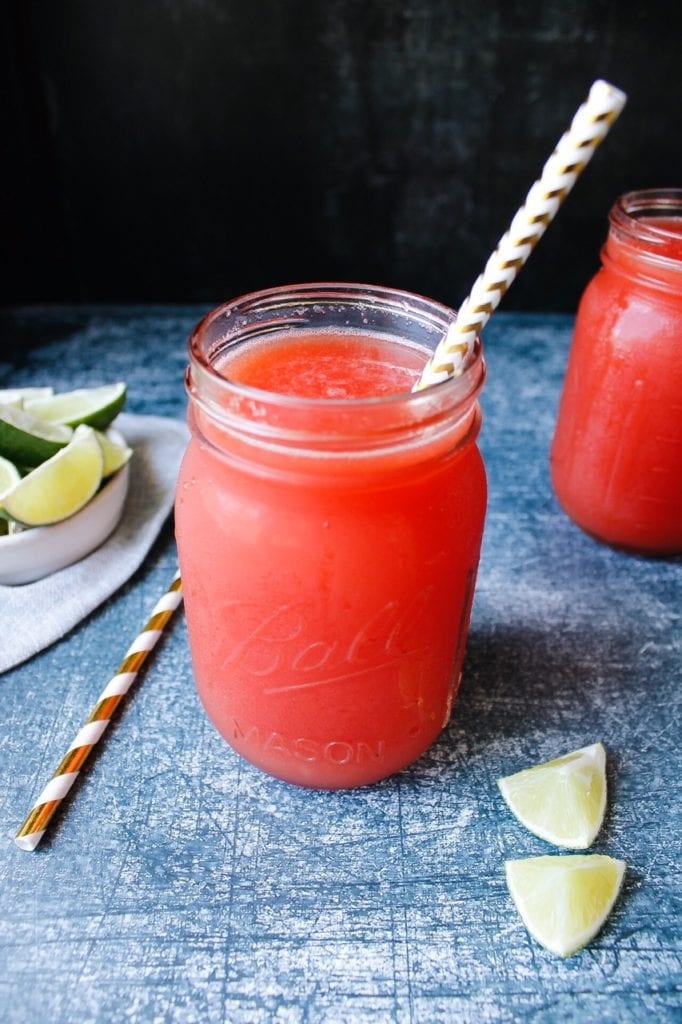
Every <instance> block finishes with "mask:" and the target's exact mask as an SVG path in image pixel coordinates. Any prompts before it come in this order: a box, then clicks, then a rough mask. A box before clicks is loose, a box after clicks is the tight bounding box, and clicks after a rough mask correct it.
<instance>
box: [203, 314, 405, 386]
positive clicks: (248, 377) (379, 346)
mask: <svg viewBox="0 0 682 1024" xmlns="http://www.w3.org/2000/svg"><path fill="white" fill-rule="evenodd" d="M424 363H425V356H424V352H423V351H422V350H420V349H419V348H416V347H415V346H412V345H406V344H404V343H401V342H398V341H395V340H393V339H391V338H386V337H385V336H380V335H376V334H371V333H362V334H359V333H352V332H350V331H349V332H342V331H309V332H307V331H306V332H301V331H297V332H296V334H295V335H292V336H290V335H288V334H286V333H281V334H276V335H268V336H267V337H266V338H264V339H263V340H261V341H258V342H252V343H250V344H249V343H247V344H245V345H243V346H242V347H240V349H239V350H238V351H235V352H232V353H229V354H228V355H227V356H225V357H223V359H222V360H221V361H220V363H219V364H218V365H217V366H216V369H217V370H218V372H219V373H221V374H222V375H223V376H225V377H226V378H229V379H230V380H232V381H235V382H237V383H241V384H247V385H249V386H250V387H255V388H260V389H261V390H263V391H274V392H277V393H278V394H283V395H297V396H299V397H302V398H328V399H344V398H379V397H381V396H383V395H390V394H396V393H398V392H406V391H410V390H411V388H412V385H413V384H414V382H415V381H416V380H417V378H418V377H419V374H420V373H421V370H422V368H423V366H424Z"/></svg>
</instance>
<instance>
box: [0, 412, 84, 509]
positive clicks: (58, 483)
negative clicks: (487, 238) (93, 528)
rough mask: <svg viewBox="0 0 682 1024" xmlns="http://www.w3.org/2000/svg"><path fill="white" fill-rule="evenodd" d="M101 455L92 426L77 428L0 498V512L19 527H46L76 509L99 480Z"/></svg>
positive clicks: (82, 503)
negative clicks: (64, 442) (66, 441)
mask: <svg viewBox="0 0 682 1024" xmlns="http://www.w3.org/2000/svg"><path fill="white" fill-rule="evenodd" d="M103 465H104V458H103V456H102V449H101V447H100V444H99V441H98V440H97V436H96V434H95V431H94V430H93V429H92V427H86V426H82V427H78V428H77V429H76V431H75V433H74V435H73V438H72V440H71V441H69V443H68V444H67V445H65V446H64V448H62V449H61V450H60V451H58V452H57V454H56V455H53V456H52V458H50V459H47V461H45V462H43V463H42V464H41V465H40V466H38V467H37V468H36V469H34V470H32V471H31V472H30V473H27V475H26V476H25V477H23V479H21V480H19V482H18V483H16V484H15V485H14V487H12V488H11V489H10V490H9V491H6V492H5V493H4V494H3V495H2V498H0V513H1V514H2V515H3V516H4V517H5V518H7V519H13V520H14V521H15V522H17V523H20V524H21V525H22V526H50V525H52V524H53V523H60V522H61V521H62V520H63V519H68V518H69V516H72V515H74V514H75V513H76V512H80V510H81V509H82V508H83V506H84V505H87V503H88V502H89V501H90V499H91V498H92V497H93V495H94V494H95V492H96V490H97V488H98V487H99V485H100V484H101V482H102V466H103Z"/></svg>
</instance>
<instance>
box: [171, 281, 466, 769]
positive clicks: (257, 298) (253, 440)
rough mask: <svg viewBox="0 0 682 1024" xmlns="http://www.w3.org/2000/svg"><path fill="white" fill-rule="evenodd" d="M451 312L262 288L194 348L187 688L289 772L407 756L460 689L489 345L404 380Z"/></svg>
mask: <svg viewBox="0 0 682 1024" xmlns="http://www.w3.org/2000/svg"><path fill="white" fill-rule="evenodd" d="M452 317H453V314H452V312H451V311H450V310H448V309H446V308H445V307H443V306H440V305H438V304H437V303H434V302H431V301H430V300H427V299H423V298H420V297H418V296H414V295H411V294H408V293H405V292H399V291H394V290H389V289H379V288H370V287H367V286H363V285H339V284H334V285H301V286H294V287H291V288H282V289H272V290H269V291H265V292H260V293H256V294H254V295H250V296H246V297H244V298H240V299H237V300H236V301H234V302H230V303H227V304H226V305H224V306H222V307H220V308H219V309H217V310H215V311H214V312H212V313H210V314H209V315H208V316H207V317H206V318H205V319H204V320H203V321H202V322H201V323H200V324H199V325H198V327H197V328H196V330H195V331H194V333H193V335H192V337H191V341H190V367H189V370H188V375H187V385H188V393H189V421H190V427H191V433H192V439H191V442H190V445H189V448H188V450H187V453H186V455H185V459H184V462H183V465H182V469H181V472H180V477H179V481H178V489H177V502H176V532H177V542H178V553H179V559H180V567H181V571H182V579H183V591H184V598H185V606H186V614H187V625H188V630H189V638H190V646H191V653H192V661H193V666H194V674H195V679H196V685H197V688H198V692H199V695H200V698H201V700H202V702H203V704H204V707H205V709H206V711H207V713H208V715H209V717H210V719H211V720H212V721H213V723H214V724H215V725H216V727H217V728H218V730H219V731H220V732H221V734H222V735H223V736H224V737H225V739H226V740H227V741H228V742H229V743H230V744H231V745H232V747H234V749H235V750H237V751H238V752H239V753H240V754H242V755H243V756H244V757H246V758H247V759H248V760H250V761H251V762H252V763H253V764H255V765H257V766H258V767H260V768H262V769H264V770H265V771H267V772H269V773H270V774H272V775H275V776H277V777H278V778H280V779H284V780H286V781H288V782H293V783H298V784H301V785H304V786H312V787H322V788H345V787H350V786H357V785H361V784H364V783H369V782H373V781H375V780H378V779H381V778H384V777H385V776H388V775H390V774H391V773H393V772H395V771H397V770H398V769H400V768H402V767H403V766H405V765H407V764H409V763H410V762H412V761H413V760H415V759H416V758H417V757H418V756H419V755H420V754H421V753H422V752H423V751H425V750H426V749H427V747H429V746H430V744H431V743H432V742H433V741H434V740H435V738H436V737H437V735H438V734H439V732H440V731H441V729H442V728H443V726H444V725H445V724H446V722H447V721H448V718H449V715H450V710H451V707H452V703H453V700H454V698H455V694H456V691H457V686H458V683H459V676H460V670H461V666H462V658H463V654H464V646H465V641H466V636H467V630H468V625H469V615H470V611H471V602H472V598H473V590H474V581H475V577H476V571H477V566H478V560H479V551H480V545H481V536H482V530H483V520H484V513H485V505H486V483H485V473H484V469H483V463H482V460H481V456H480V454H479V452H478V449H477V446H476V437H477V434H478V431H479V426H480V411H479V407H478V402H477V398H478V395H479V392H480V389H481V387H482V385H483V379H484V364H483V358H482V354H481V351H480V346H479V347H478V348H477V349H476V351H475V353H474V356H473V358H472V360H471V362H470V363H469V364H468V366H467V368H466V370H465V372H464V373H463V374H462V375H461V376H460V377H458V378H456V379H453V380H449V381H446V382H444V383H442V384H439V385H438V386H436V387H432V388H428V389H425V390H423V391H420V392H418V393H415V392H412V391H411V386H412V384H413V383H414V382H415V381H416V380H417V379H418V377H419V375H420V371H421V370H422V368H423V366H424V365H425V363H426V361H427V359H428V357H429V355H430V354H431V351H432V350H433V348H434V347H435V345H436V344H437V342H438V341H439V340H440V339H441V337H442V336H443V334H444V333H445V331H446V329H447V327H448V324H449V323H450V322H451V319H452Z"/></svg>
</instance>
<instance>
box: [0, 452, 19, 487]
mask: <svg viewBox="0 0 682 1024" xmlns="http://www.w3.org/2000/svg"><path fill="white" fill-rule="evenodd" d="M20 480H21V473H20V472H19V470H18V469H17V467H16V466H15V465H14V463H13V462H10V461H9V459H3V457H2V455H0V495H3V494H4V493H5V492H6V491H9V490H10V488H12V487H14V485H15V484H18V483H19V481H20Z"/></svg>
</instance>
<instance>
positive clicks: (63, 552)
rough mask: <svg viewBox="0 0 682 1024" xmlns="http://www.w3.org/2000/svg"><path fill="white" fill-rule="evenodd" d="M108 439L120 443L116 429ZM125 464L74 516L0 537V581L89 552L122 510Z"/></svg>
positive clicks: (30, 578) (45, 570) (23, 578)
mask: <svg viewBox="0 0 682 1024" xmlns="http://www.w3.org/2000/svg"><path fill="white" fill-rule="evenodd" d="M109 435H110V436H111V438H112V440H115V441H118V442H119V443H123V438H122V437H121V435H120V434H119V433H118V432H117V431H113V430H111V431H109ZM129 477H130V472H129V464H126V465H125V466H123V467H122V468H121V469H119V470H118V472H117V473H114V475H113V476H112V477H111V479H110V480H108V481H107V483H106V484H105V485H104V487H103V488H102V489H101V491H99V492H98V493H97V494H96V495H95V497H94V498H93V499H92V500H91V501H89V502H88V504H87V505H85V506H84V507H83V508H82V509H81V510H80V512H76V514H75V515H74V516H70V517H69V518H68V519H64V521H63V522H61V523H55V524H54V525H53V526H37V527H34V528H33V529H30V530H22V531H21V532H20V533H15V534H11V535H8V536H6V537H0V583H6V584H17V583H33V582H34V581H35V580H40V579H42V578H43V577H44V576H49V575H50V573H52V572H57V570H58V569H64V568H66V566H67V565H73V563H74V562H77V561H79V559H81V558H84V557H85V556H86V555H89V554H90V552H91V551H94V550H95V548H97V547H99V545H100V544H101V543H102V542H103V541H105V540H106V539H107V537H108V536H109V534H110V533H112V532H113V530H114V528H115V527H116V526H117V525H118V522H119V520H120V518H121V515H122V513H123V505H124V503H125V499H126V494H127V493H128V480H129Z"/></svg>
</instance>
